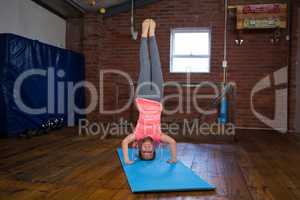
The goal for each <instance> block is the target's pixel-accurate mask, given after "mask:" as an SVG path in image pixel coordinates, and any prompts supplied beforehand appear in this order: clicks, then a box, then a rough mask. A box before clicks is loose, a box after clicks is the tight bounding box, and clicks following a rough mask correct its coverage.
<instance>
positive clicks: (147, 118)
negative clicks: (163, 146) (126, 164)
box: [134, 98, 162, 142]
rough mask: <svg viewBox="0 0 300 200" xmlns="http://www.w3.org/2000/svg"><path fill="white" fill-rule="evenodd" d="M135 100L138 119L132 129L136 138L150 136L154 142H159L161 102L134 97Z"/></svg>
mask: <svg viewBox="0 0 300 200" xmlns="http://www.w3.org/2000/svg"><path fill="white" fill-rule="evenodd" d="M135 102H136V105H137V108H138V111H139V119H138V122H137V125H136V127H135V130H134V134H135V138H136V140H141V139H143V138H145V137H151V138H152V139H153V140H154V141H155V142H159V141H160V134H161V127H160V116H161V112H162V105H161V103H160V102H157V101H153V100H149V99H144V98H136V100H135Z"/></svg>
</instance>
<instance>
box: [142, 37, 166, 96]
mask: <svg viewBox="0 0 300 200" xmlns="http://www.w3.org/2000/svg"><path fill="white" fill-rule="evenodd" d="M149 47H150V58H149V49H148V39H147V38H142V39H141V46H140V74H139V79H138V87H137V97H142V98H146V99H151V100H155V101H161V98H162V96H163V82H164V81H163V75H162V69H161V63H160V57H159V52H158V47H157V43H156V38H155V37H154V36H153V37H149ZM150 59H151V63H150Z"/></svg>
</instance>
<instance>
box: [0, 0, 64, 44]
mask: <svg viewBox="0 0 300 200" xmlns="http://www.w3.org/2000/svg"><path fill="white" fill-rule="evenodd" d="M0 33H14V34H17V35H20V36H24V37H27V38H30V39H35V40H39V41H41V42H44V43H47V44H51V45H54V46H58V47H63V48H64V47H65V43H66V38H65V35H66V21H65V20H64V19H62V18H60V17H58V16H56V15H55V14H53V13H51V12H50V11H48V10H46V9H44V8H42V7H40V6H39V5H37V4H36V3H34V2H33V1H31V0H0Z"/></svg>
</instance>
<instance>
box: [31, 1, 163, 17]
mask: <svg viewBox="0 0 300 200" xmlns="http://www.w3.org/2000/svg"><path fill="white" fill-rule="evenodd" d="M32 1H34V2H36V3H38V4H39V5H41V6H43V7H44V8H46V9H48V10H50V11H51V12H53V13H55V14H57V15H59V16H61V17H62V18H65V19H67V18H76V17H81V16H82V15H83V14H85V13H92V12H97V10H99V8H106V13H105V14H104V16H105V17H110V16H113V15H117V14H119V13H121V12H128V11H130V9H131V3H132V0H94V1H95V5H92V3H91V2H92V1H93V0H51V1H50V0H32ZM157 1H159V0H134V5H135V8H139V7H143V6H146V5H148V4H151V3H155V2H157Z"/></svg>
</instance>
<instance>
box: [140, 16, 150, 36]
mask: <svg viewBox="0 0 300 200" xmlns="http://www.w3.org/2000/svg"><path fill="white" fill-rule="evenodd" d="M150 22H151V21H150V19H145V20H144V22H143V24H142V37H144V38H147V37H148V33H149V27H150Z"/></svg>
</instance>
